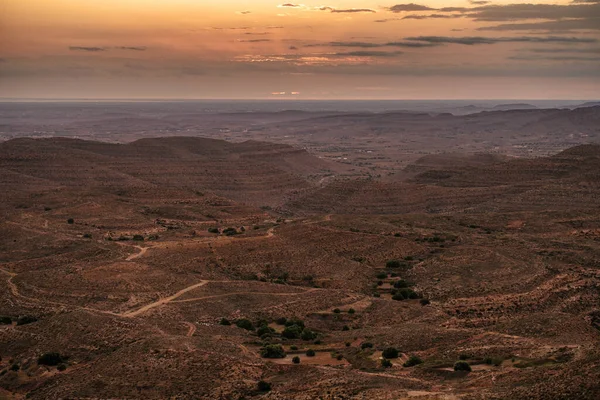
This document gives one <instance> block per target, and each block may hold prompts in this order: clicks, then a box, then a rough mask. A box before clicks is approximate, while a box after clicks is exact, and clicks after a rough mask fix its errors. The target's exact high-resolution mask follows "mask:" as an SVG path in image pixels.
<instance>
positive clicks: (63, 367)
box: [56, 364, 67, 371]
mask: <svg viewBox="0 0 600 400" xmlns="http://www.w3.org/2000/svg"><path fill="white" fill-rule="evenodd" d="M56 369H57V370H59V371H64V370H66V369H67V364H58V367H56Z"/></svg>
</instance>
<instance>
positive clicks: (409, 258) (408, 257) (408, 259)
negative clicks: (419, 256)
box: [404, 256, 413, 261]
mask: <svg viewBox="0 0 600 400" xmlns="http://www.w3.org/2000/svg"><path fill="white" fill-rule="evenodd" d="M404 260H406V261H412V260H413V256H406V257H404Z"/></svg>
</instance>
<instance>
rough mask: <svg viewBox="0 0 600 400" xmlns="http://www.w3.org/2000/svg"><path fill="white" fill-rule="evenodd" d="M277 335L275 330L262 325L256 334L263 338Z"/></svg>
mask: <svg viewBox="0 0 600 400" xmlns="http://www.w3.org/2000/svg"><path fill="white" fill-rule="evenodd" d="M273 333H275V329H273V328H271V327H269V326H267V325H261V326H259V327H258V329H257V330H256V334H257V335H258V336H261V337H262V336H263V335H271V334H273Z"/></svg>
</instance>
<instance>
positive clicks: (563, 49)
mask: <svg viewBox="0 0 600 400" xmlns="http://www.w3.org/2000/svg"><path fill="white" fill-rule="evenodd" d="M523 51H526V52H530V53H541V54H557V53H590V54H600V47H597V48H585V49H580V48H576V47H560V48H544V49H523Z"/></svg>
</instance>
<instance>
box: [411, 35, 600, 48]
mask: <svg viewBox="0 0 600 400" xmlns="http://www.w3.org/2000/svg"><path fill="white" fill-rule="evenodd" d="M405 40H414V41H419V42H425V43H435V44H462V45H467V46H472V45H479V44H495V43H595V42H597V41H598V40H597V39H592V38H577V37H564V36H518V37H482V36H465V37H450V36H413V37H407V38H405Z"/></svg>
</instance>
